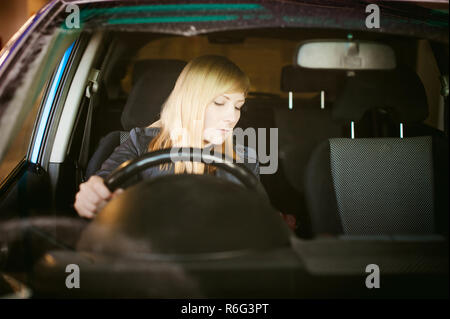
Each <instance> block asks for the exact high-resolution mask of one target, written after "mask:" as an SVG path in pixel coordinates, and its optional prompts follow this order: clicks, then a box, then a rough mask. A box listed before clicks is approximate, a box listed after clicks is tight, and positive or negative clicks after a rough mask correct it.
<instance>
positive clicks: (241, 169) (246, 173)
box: [105, 147, 268, 200]
mask: <svg viewBox="0 0 450 319" xmlns="http://www.w3.org/2000/svg"><path fill="white" fill-rule="evenodd" d="M179 161H189V162H201V163H204V164H209V165H213V166H216V167H218V168H222V169H223V170H225V171H227V172H228V173H230V174H231V175H233V176H234V177H236V178H237V179H238V180H239V181H240V182H241V183H242V184H244V186H245V187H247V188H249V189H251V190H254V191H256V192H257V193H258V194H259V195H260V196H262V197H263V198H265V199H267V200H268V197H267V193H266V192H265V190H264V188H263V186H262V184H261V182H260V181H259V180H258V178H257V177H256V176H255V175H254V174H253V173H252V172H251V171H250V170H249V169H248V168H247V167H245V166H244V165H242V164H241V165H240V164H239V163H236V164H235V163H233V161H232V160H231V159H230V158H229V157H228V156H224V157H219V156H215V155H211V154H208V153H204V152H202V149H200V148H192V147H191V148H180V149H179V150H178V151H177V152H174V151H173V149H170V148H167V149H162V150H158V151H154V152H150V153H146V154H144V155H142V156H140V157H138V158H136V159H133V160H129V161H126V162H125V163H123V164H122V165H120V166H119V167H118V168H116V169H115V170H114V171H113V172H112V173H111V174H110V175H109V176H108V177H107V178H106V180H105V185H106V187H108V189H109V190H110V191H111V192H113V191H114V190H116V189H117V188H119V187H120V186H121V185H123V183H124V182H126V181H127V180H128V179H129V178H130V177H132V176H134V175H136V174H138V173H140V172H142V171H144V170H146V169H148V168H150V167H153V166H156V165H161V164H165V163H169V162H179Z"/></svg>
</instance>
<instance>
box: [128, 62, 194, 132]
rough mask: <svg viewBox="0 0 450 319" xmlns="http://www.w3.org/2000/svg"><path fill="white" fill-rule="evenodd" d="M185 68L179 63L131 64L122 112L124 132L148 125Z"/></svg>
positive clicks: (154, 119) (156, 115) (183, 63)
mask: <svg viewBox="0 0 450 319" xmlns="http://www.w3.org/2000/svg"><path fill="white" fill-rule="evenodd" d="M185 65H186V62H185V61H181V60H166V59H152V60H141V61H138V62H137V63H136V64H135V65H134V70H133V75H132V84H133V87H132V89H131V92H130V95H129V96H128V100H127V103H126V104H125V107H124V109H123V112H122V118H121V121H122V126H123V128H124V129H125V130H127V131H128V130H131V129H132V128H134V127H142V126H147V125H149V124H151V123H152V122H154V121H156V120H157V119H158V116H159V113H160V111H161V106H162V104H163V103H164V101H165V100H166V99H167V97H168V96H169V94H170V92H171V91H172V89H173V87H174V86H175V82H176V80H177V78H178V76H179V75H180V73H181V71H182V70H183V68H184V66H185Z"/></svg>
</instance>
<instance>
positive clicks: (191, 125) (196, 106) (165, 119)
mask: <svg viewBox="0 0 450 319" xmlns="http://www.w3.org/2000/svg"><path fill="white" fill-rule="evenodd" d="M249 88H250V80H249V78H248V77H247V75H246V74H245V73H244V72H242V70H241V69H240V68H239V67H238V66H237V65H235V64H234V63H233V62H231V61H230V60H228V59H227V58H225V57H223V56H218V55H204V56H200V57H197V58H195V59H193V60H191V61H190V62H189V63H188V64H187V65H186V66H185V67H184V69H183V71H182V72H181V74H180V75H179V77H178V79H177V81H176V83H175V86H174V88H173V90H172V92H171V93H170V95H169V97H168V98H167V100H166V102H165V103H164V104H163V107H162V111H161V117H160V120H159V121H158V122H159V124H160V126H161V130H160V132H159V134H158V135H157V136H156V137H155V138H154V139H153V140H152V141H151V142H150V143H149V146H148V151H155V150H159V149H163V148H170V147H197V148H203V147H204V146H205V144H204V140H203V130H204V118H205V110H206V107H207V106H208V104H210V103H211V102H212V101H213V99H214V98H216V97H217V96H219V95H221V94H225V93H237V92H242V93H244V95H247V92H248V90H249ZM232 138H233V137H232V135H231V134H230V135H229V136H228V137H227V140H226V141H224V143H223V144H222V152H223V153H224V154H225V155H228V156H229V157H231V158H234V159H235V158H236V154H235V153H234V150H233V140H232ZM167 167H168V166H167V165H166V166H165V167H163V168H167ZM204 169H205V166H204V164H202V163H196V162H195V163H190V162H176V163H175V173H176V174H179V173H183V172H188V173H195V174H203V173H204Z"/></svg>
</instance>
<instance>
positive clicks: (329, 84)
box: [281, 65, 346, 100]
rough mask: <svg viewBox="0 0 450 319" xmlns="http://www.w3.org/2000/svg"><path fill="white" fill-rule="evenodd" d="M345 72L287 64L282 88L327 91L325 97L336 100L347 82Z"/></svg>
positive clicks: (295, 90)
mask: <svg viewBox="0 0 450 319" xmlns="http://www.w3.org/2000/svg"><path fill="white" fill-rule="evenodd" d="M345 74H346V73H345V72H344V71H339V70H323V69H321V70H317V69H307V68H302V67H300V66H295V65H286V66H284V67H283V68H282V70H281V90H282V91H284V92H289V91H290V92H302V93H304V92H320V91H325V99H326V100H334V99H335V98H336V96H337V94H338V93H339V92H340V90H341V87H342V85H343V83H344V82H345V78H346V75H345Z"/></svg>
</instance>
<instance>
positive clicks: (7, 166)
mask: <svg viewBox="0 0 450 319" xmlns="http://www.w3.org/2000/svg"><path fill="white" fill-rule="evenodd" d="M43 92H44V90H42V91H41V94H40V95H39V99H38V100H36V102H35V104H34V105H33V108H32V109H31V111H30V113H29V114H28V116H27V117H26V119H25V121H24V122H23V125H22V126H21V127H20V129H19V133H18V134H17V135H16V136H15V137H14V139H13V141H12V143H11V146H10V147H9V149H8V150H7V152H6V155H5V157H4V158H3V160H2V162H1V163H0V182H2V181H3V180H4V179H5V178H6V177H7V176H8V174H9V173H10V172H11V171H12V170H13V169H14V168H15V167H16V166H17V164H19V163H20V161H22V160H23V158H24V157H25V156H26V154H27V150H28V146H29V144H30V138H31V134H32V133H33V128H34V123H35V121H36V116H37V114H38V111H39V106H40V100H41V99H42V96H43Z"/></svg>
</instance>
